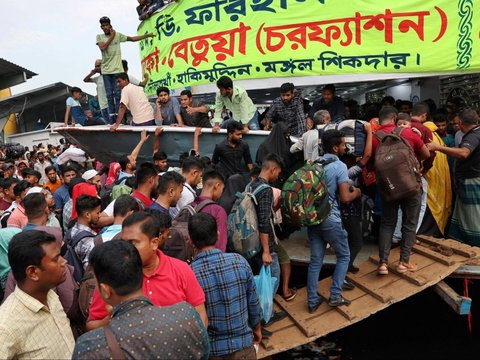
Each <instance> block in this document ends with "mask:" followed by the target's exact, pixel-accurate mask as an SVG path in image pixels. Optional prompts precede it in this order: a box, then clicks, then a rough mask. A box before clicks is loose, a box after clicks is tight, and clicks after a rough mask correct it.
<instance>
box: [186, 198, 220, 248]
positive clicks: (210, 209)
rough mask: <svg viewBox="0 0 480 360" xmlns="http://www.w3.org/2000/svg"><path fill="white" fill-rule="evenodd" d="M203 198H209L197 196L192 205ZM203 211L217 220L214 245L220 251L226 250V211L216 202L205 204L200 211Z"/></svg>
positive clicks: (198, 202)
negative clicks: (216, 236) (216, 238)
mask: <svg viewBox="0 0 480 360" xmlns="http://www.w3.org/2000/svg"><path fill="white" fill-rule="evenodd" d="M203 200H209V199H208V198H207V197H205V196H197V198H196V199H195V200H194V201H193V202H192V206H195V205H198V204H200V203H201V202H202V201H203ZM201 212H203V213H206V214H210V215H212V216H213V217H214V218H215V221H216V222H217V230H218V240H217V243H216V244H215V247H216V248H217V249H219V250H221V251H222V252H226V251H227V213H226V212H225V209H224V208H223V207H221V206H220V205H218V204H209V205H207V206H205V207H204V208H203V209H202V211H201Z"/></svg>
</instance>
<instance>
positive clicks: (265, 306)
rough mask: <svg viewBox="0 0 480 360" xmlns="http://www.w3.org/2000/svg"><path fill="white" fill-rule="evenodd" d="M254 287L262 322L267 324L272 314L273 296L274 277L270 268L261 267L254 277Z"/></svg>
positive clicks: (275, 279)
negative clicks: (261, 313) (260, 309)
mask: <svg viewBox="0 0 480 360" xmlns="http://www.w3.org/2000/svg"><path fill="white" fill-rule="evenodd" d="M254 280H255V286H256V287H257V295H258V299H259V300H260V307H261V308H262V312H263V320H264V321H265V323H268V321H269V320H270V317H271V316H272V314H273V297H274V296H275V294H274V293H273V290H274V289H275V283H276V281H277V278H276V277H273V276H272V273H271V271H270V266H265V265H263V266H262V269H261V270H260V274H258V275H255V276H254Z"/></svg>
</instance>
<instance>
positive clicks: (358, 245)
mask: <svg viewBox="0 0 480 360" xmlns="http://www.w3.org/2000/svg"><path fill="white" fill-rule="evenodd" d="M342 223H343V227H344V228H345V230H346V231H347V234H348V248H349V250H350V262H349V264H348V267H349V268H350V267H352V266H353V263H354V262H355V258H356V257H357V255H358V253H359V252H360V250H361V249H362V246H363V234H362V219H361V217H360V216H353V215H344V216H343V217H342Z"/></svg>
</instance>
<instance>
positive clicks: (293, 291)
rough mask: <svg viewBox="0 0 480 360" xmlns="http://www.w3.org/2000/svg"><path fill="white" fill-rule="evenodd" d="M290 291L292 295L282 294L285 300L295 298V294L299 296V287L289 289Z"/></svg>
mask: <svg viewBox="0 0 480 360" xmlns="http://www.w3.org/2000/svg"><path fill="white" fill-rule="evenodd" d="M288 291H289V293H290V295H288V296H285V295H282V297H283V300H285V301H292V300H293V299H295V296H297V289H288Z"/></svg>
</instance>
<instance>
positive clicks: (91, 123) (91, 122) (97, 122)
mask: <svg viewBox="0 0 480 360" xmlns="http://www.w3.org/2000/svg"><path fill="white" fill-rule="evenodd" d="M95 125H105V122H104V121H103V119H102V118H100V119H93V118H92V119H87V120H86V121H85V124H84V126H95Z"/></svg>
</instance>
